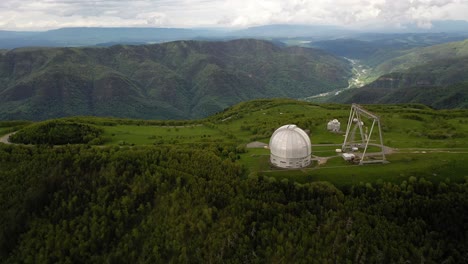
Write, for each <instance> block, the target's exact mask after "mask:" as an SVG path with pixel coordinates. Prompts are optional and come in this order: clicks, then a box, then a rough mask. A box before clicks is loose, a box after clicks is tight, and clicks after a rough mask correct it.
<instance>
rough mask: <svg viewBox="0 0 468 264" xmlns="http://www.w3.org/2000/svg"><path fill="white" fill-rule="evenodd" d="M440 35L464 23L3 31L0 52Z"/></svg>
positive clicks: (463, 29) (463, 28) (465, 27)
mask: <svg viewBox="0 0 468 264" xmlns="http://www.w3.org/2000/svg"><path fill="white" fill-rule="evenodd" d="M376 32H379V33H387V34H390V33H391V34H402V33H424V34H428V33H431V34H433V33H441V32H446V33H450V34H461V35H463V36H467V35H468V22H466V21H434V22H433V23H432V27H431V28H419V27H417V26H415V25H413V24H407V25H403V26H402V27H401V28H400V29H398V30H395V29H394V30H385V29H383V30H379V31H375V30H366V29H362V30H356V29H349V28H345V27H339V26H332V25H288V24H277V25H264V26H254V27H248V28H245V29H229V28H219V29H213V28H154V27H147V28H144V27H140V28H138V27H72V28H59V29H52V30H47V31H2V30H0V49H12V48H17V47H29V46H47V47H63V46H94V45H113V44H119V43H120V44H128V43H131V44H136V43H137V44H151V43H160V42H168V41H175V40H197V39H205V40H206V39H209V40H226V39H236V38H265V39H277V38H312V40H314V41H318V40H327V39H336V38H343V37H356V36H358V37H360V35H361V34H363V33H376Z"/></svg>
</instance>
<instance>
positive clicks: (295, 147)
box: [269, 125, 312, 168]
mask: <svg viewBox="0 0 468 264" xmlns="http://www.w3.org/2000/svg"><path fill="white" fill-rule="evenodd" d="M269 147H270V161H271V163H272V164H273V165H275V166H277V167H280V168H303V167H307V166H309V164H310V156H311V154H312V145H311V143H310V138H309V136H308V135H307V134H306V132H304V130H302V129H300V128H299V127H297V126H296V125H284V126H282V127H280V128H278V129H277V130H276V131H275V132H274V133H273V135H272V136H271V138H270V144H269Z"/></svg>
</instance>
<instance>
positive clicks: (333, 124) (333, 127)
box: [327, 119, 341, 132]
mask: <svg viewBox="0 0 468 264" xmlns="http://www.w3.org/2000/svg"><path fill="white" fill-rule="evenodd" d="M340 125H341V124H340V121H338V119H333V120H331V121H330V122H328V124H327V130H328V131H331V132H339V131H340Z"/></svg>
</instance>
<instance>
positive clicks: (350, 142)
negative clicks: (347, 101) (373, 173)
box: [341, 104, 386, 165]
mask: <svg viewBox="0 0 468 264" xmlns="http://www.w3.org/2000/svg"><path fill="white" fill-rule="evenodd" d="M362 117H365V118H367V120H372V126H371V128H370V131H369V134H368V133H367V132H368V129H367V127H366V129H365V133H364V130H363V128H364V122H363V121H362ZM376 125H377V129H378V130H379V131H378V134H379V140H378V142H377V143H370V144H369V142H370V141H371V137H372V132H374V127H375V126H376ZM357 129H359V134H360V140H359V139H358V141H355V136H356V135H355V134H356V130H357ZM369 145H372V146H376V147H380V152H377V153H371V154H372V155H371V154H369V153H367V148H368V146H369ZM363 146H364V150H363V152H362V155H361V158H360V160H359V165H362V164H365V163H385V162H386V159H385V151H384V145H383V137H382V128H381V125H380V118H379V117H378V116H376V115H374V114H373V113H371V112H369V111H367V110H366V109H364V108H362V107H361V106H360V105H358V104H352V105H351V111H350V113H349V119H348V126H347V127H346V135H345V140H344V142H343V145H342V147H341V149H342V151H343V152H346V151H348V150H351V151H356V150H358V147H361V148H362V147H363ZM366 154H367V156H366ZM371 156H372V159H369V157H371Z"/></svg>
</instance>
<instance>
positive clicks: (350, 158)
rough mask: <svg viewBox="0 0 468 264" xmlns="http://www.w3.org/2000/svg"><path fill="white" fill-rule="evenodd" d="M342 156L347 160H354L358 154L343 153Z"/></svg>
mask: <svg viewBox="0 0 468 264" xmlns="http://www.w3.org/2000/svg"><path fill="white" fill-rule="evenodd" d="M342 157H343V159H344V160H346V161H353V160H354V159H355V158H356V155H354V154H351V153H343V154H342Z"/></svg>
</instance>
